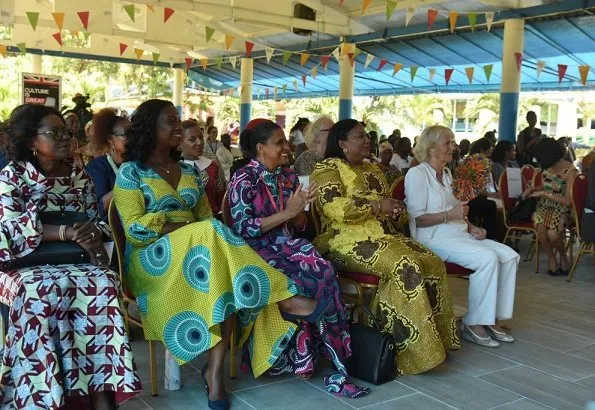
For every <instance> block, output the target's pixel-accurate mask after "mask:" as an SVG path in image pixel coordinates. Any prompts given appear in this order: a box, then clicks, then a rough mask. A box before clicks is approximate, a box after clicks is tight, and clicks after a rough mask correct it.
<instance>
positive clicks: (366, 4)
mask: <svg viewBox="0 0 595 410" xmlns="http://www.w3.org/2000/svg"><path fill="white" fill-rule="evenodd" d="M371 3H372V0H362V14H364V13H365V12H366V10H367V9H368V7H370V4H371Z"/></svg>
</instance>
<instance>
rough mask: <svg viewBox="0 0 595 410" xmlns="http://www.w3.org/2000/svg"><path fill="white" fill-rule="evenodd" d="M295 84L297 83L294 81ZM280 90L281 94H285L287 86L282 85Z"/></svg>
mask: <svg viewBox="0 0 595 410" xmlns="http://www.w3.org/2000/svg"><path fill="white" fill-rule="evenodd" d="M296 83H297V81H296ZM281 89H282V90H283V94H285V93H286V92H287V84H283V85H282V86H281Z"/></svg>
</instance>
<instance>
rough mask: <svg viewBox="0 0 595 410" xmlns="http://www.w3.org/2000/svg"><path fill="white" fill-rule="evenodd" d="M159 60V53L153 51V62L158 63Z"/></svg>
mask: <svg viewBox="0 0 595 410" xmlns="http://www.w3.org/2000/svg"><path fill="white" fill-rule="evenodd" d="M157 61H159V53H153V64H157Z"/></svg>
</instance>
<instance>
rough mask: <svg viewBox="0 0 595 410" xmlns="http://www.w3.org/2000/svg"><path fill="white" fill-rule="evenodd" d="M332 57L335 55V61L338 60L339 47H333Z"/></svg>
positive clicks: (339, 54) (339, 55)
mask: <svg viewBox="0 0 595 410" xmlns="http://www.w3.org/2000/svg"><path fill="white" fill-rule="evenodd" d="M332 54H333V57H335V58H336V59H337V61H339V57H341V51H340V49H339V47H337V48H335V49H334V50H333V52H332Z"/></svg>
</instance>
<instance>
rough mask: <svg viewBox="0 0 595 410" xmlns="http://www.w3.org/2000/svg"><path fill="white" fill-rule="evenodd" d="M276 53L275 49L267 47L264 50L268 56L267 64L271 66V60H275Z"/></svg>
mask: <svg viewBox="0 0 595 410" xmlns="http://www.w3.org/2000/svg"><path fill="white" fill-rule="evenodd" d="M274 52H275V49H274V48H272V47H267V48H265V49H264V53H265V54H266V56H267V64H269V63H270V62H271V58H273V53H274Z"/></svg>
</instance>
